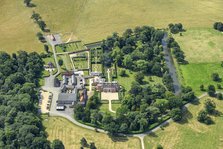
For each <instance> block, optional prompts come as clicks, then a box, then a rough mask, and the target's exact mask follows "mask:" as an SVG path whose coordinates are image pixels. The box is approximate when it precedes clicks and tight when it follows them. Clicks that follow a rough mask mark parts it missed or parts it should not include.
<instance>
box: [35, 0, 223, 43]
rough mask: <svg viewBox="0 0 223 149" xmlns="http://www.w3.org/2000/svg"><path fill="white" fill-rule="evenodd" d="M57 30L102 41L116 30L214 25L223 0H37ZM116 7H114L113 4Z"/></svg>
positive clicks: (51, 25)
mask: <svg viewBox="0 0 223 149" xmlns="http://www.w3.org/2000/svg"><path fill="white" fill-rule="evenodd" d="M34 3H36V4H37V6H38V7H37V8H36V9H37V10H36V11H38V12H40V14H41V16H42V17H43V18H44V20H46V22H47V24H48V26H49V27H50V29H51V30H52V31H55V32H73V33H74V34H75V35H76V36H78V37H79V38H80V39H82V40H84V41H85V42H91V41H92V42H94V41H97V40H102V39H103V38H105V37H107V35H110V34H111V33H112V32H122V31H123V30H125V29H126V28H130V27H135V26H140V25H151V26H155V27H167V25H168V24H169V23H172V22H173V23H177V22H181V23H183V24H184V26H185V27H186V28H191V27H211V26H212V25H213V22H214V21H220V20H223V16H222V15H221V12H222V11H223V7H222V6H223V1H222V0H202V1H201V0H197V1H195V0H187V1H185V0H165V1H163V0H156V1H154V0H140V1H135V0H122V1H119V0H112V1H109V0H75V1H73V0H64V1H60V0H47V1H45V0H34ZM111 6H112V7H111Z"/></svg>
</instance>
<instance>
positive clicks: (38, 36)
mask: <svg viewBox="0 0 223 149" xmlns="http://www.w3.org/2000/svg"><path fill="white" fill-rule="evenodd" d="M36 37H37V38H38V39H39V41H40V42H46V39H45V38H44V37H43V34H42V33H40V32H38V33H37V34H36Z"/></svg>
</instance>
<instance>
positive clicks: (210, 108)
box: [204, 99, 216, 114]
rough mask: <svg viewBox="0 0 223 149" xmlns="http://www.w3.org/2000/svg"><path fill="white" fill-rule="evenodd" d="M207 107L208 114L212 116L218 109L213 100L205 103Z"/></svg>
mask: <svg viewBox="0 0 223 149" xmlns="http://www.w3.org/2000/svg"><path fill="white" fill-rule="evenodd" d="M204 105H205V110H206V111H207V113H209V114H212V113H214V111H215V108H216V104H215V102H214V101H213V100H211V99H207V100H206V101H205V103H204Z"/></svg>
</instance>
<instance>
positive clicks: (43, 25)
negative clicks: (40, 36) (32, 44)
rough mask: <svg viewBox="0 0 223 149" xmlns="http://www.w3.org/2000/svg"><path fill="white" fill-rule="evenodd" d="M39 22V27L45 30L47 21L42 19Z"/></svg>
mask: <svg viewBox="0 0 223 149" xmlns="http://www.w3.org/2000/svg"><path fill="white" fill-rule="evenodd" d="M37 24H38V25H39V27H40V29H41V30H42V31H45V28H46V23H45V22H44V21H42V20H40V21H38V22H37Z"/></svg>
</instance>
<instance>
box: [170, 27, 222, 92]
mask: <svg viewBox="0 0 223 149" xmlns="http://www.w3.org/2000/svg"><path fill="white" fill-rule="evenodd" d="M174 38H175V39H176V40H177V42H178V43H179V45H180V46H181V48H182V50H183V51H184V52H185V56H186V60H187V61H188V62H189V64H187V65H180V66H178V67H177V68H178V75H181V76H180V80H181V82H182V83H183V84H184V85H187V86H191V87H192V88H193V90H194V91H195V93H196V94H197V95H200V94H201V93H202V92H201V91H200V85H201V84H203V85H204V86H205V87H207V86H208V85H210V84H213V85H215V86H216V85H217V84H221V85H223V84H222V82H214V81H212V77H211V75H212V73H218V74H219V75H220V77H221V78H223V75H222V74H223V67H221V61H222V60H223V42H222V41H223V34H222V33H220V32H218V31H215V30H214V29H210V28H194V29H189V30H187V31H186V32H185V33H183V36H179V35H175V36H174Z"/></svg>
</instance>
